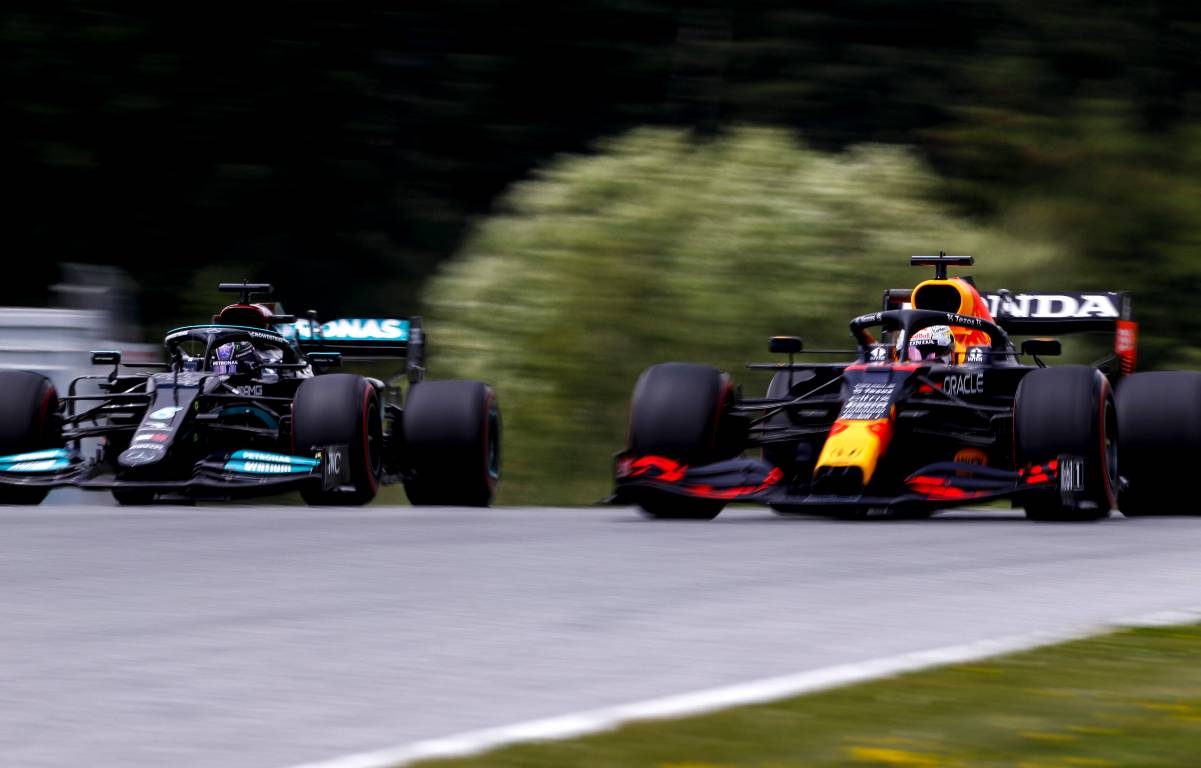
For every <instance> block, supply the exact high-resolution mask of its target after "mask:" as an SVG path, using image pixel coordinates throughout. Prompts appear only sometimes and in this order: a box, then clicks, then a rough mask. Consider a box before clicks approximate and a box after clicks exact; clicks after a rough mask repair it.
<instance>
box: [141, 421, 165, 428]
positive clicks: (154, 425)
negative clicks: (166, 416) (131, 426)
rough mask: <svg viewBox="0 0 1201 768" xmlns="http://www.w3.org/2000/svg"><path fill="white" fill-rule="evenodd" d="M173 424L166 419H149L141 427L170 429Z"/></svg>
mask: <svg viewBox="0 0 1201 768" xmlns="http://www.w3.org/2000/svg"><path fill="white" fill-rule="evenodd" d="M170 428H171V425H170V424H168V423H167V422H165V421H148V422H146V423H145V424H143V425H142V426H141V429H170Z"/></svg>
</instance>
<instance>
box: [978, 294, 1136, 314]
mask: <svg viewBox="0 0 1201 768" xmlns="http://www.w3.org/2000/svg"><path fill="white" fill-rule="evenodd" d="M1115 297H1116V294H1112V293H1062V294H1060V293H1019V294H1014V295H1009V296H1005V297H1004V300H1002V297H1001V296H1000V295H998V294H993V293H990V294H987V295H986V296H985V297H984V300H985V301H986V302H987V303H988V311H989V312H990V313H991V314H992V315H993V317H1012V318H1020V319H1030V320H1066V319H1069V318H1071V319H1088V318H1103V319H1104V318H1112V319H1114V320H1117V319H1118V317H1120V316H1121V312H1119V310H1118V306H1117V302H1116V300H1115Z"/></svg>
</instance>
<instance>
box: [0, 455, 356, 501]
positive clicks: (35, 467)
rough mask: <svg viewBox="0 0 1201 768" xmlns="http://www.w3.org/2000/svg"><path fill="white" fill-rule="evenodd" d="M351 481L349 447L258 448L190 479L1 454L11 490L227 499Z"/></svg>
mask: <svg viewBox="0 0 1201 768" xmlns="http://www.w3.org/2000/svg"><path fill="white" fill-rule="evenodd" d="M349 483H350V456H349V447H348V446H346V445H330V446H325V447H324V448H322V449H321V450H319V451H317V452H316V455H315V456H289V455H286V454H281V453H271V452H268V451H255V450H238V451H232V452H223V453H215V454H211V455H209V456H208V457H206V458H204V459H203V460H201V461H198V462H196V463H195V465H193V467H192V471H191V476H190V477H186V478H170V477H156V476H153V475H150V476H142V477H138V476H132V477H131V476H129V475H124V476H119V475H116V474H113V472H112V470H111V468H110V467H109V466H108V465H105V464H101V463H98V462H96V461H95V460H94V459H85V458H83V457H82V456H80V455H79V454H77V453H75V452H73V451H70V450H68V449H67V448H50V449H46V450H43V451H32V452H28V453H22V454H14V455H11V456H0V485H10V486H25V487H42V488H82V489H85V490H112V489H121V490H130V491H151V492H154V493H159V494H163V495H172V496H174V495H177V496H186V497H193V498H201V497H212V498H222V497H232V496H240V497H248V496H256V495H269V494H275V493H281V492H283V491H287V490H297V489H300V488H303V487H305V486H319V487H321V488H322V489H324V490H332V489H338V488H341V487H343V486H346V485H348V484H349Z"/></svg>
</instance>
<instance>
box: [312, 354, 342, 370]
mask: <svg viewBox="0 0 1201 768" xmlns="http://www.w3.org/2000/svg"><path fill="white" fill-rule="evenodd" d="M305 358H307V359H308V361H309V364H310V365H312V366H313V367H314V368H341V367H342V353H341V352H310V353H308V354H307V355H305Z"/></svg>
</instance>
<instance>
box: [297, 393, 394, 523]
mask: <svg viewBox="0 0 1201 768" xmlns="http://www.w3.org/2000/svg"><path fill="white" fill-rule="evenodd" d="M383 429H384V428H383V420H382V419H381V417H380V403H379V395H378V394H377V393H376V391H375V387H373V386H372V385H371V382H369V381H367V379H365V378H363V377H362V376H355V375H354V374H349V373H328V374H324V375H322V376H317V377H316V378H312V379H307V380H305V381H304V382H303V383H301V385H300V387H299V388H297V390H296V397H295V399H294V400H293V401H292V440H293V447H294V449H295V450H296V451H299V452H301V453H304V454H306V455H312V454H311V452H312V451H316V450H320V449H321V448H323V447H325V446H327V445H346V446H349V448H350V453H349V455H350V486H351V488H350V489H349V490H337V489H335V490H331V491H324V490H321V489H320V488H311V487H310V488H306V489H304V490H303V491H301V492H300V495H301V497H302V498H304V500H305V502H306V503H308V504H312V505H318V506H358V505H362V504H366V503H367V502H369V501H371V500H372V499H374V498H375V494H376V492H377V491H378V490H379V478H380V473H381V467H382V461H383V448H384V435H383Z"/></svg>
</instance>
